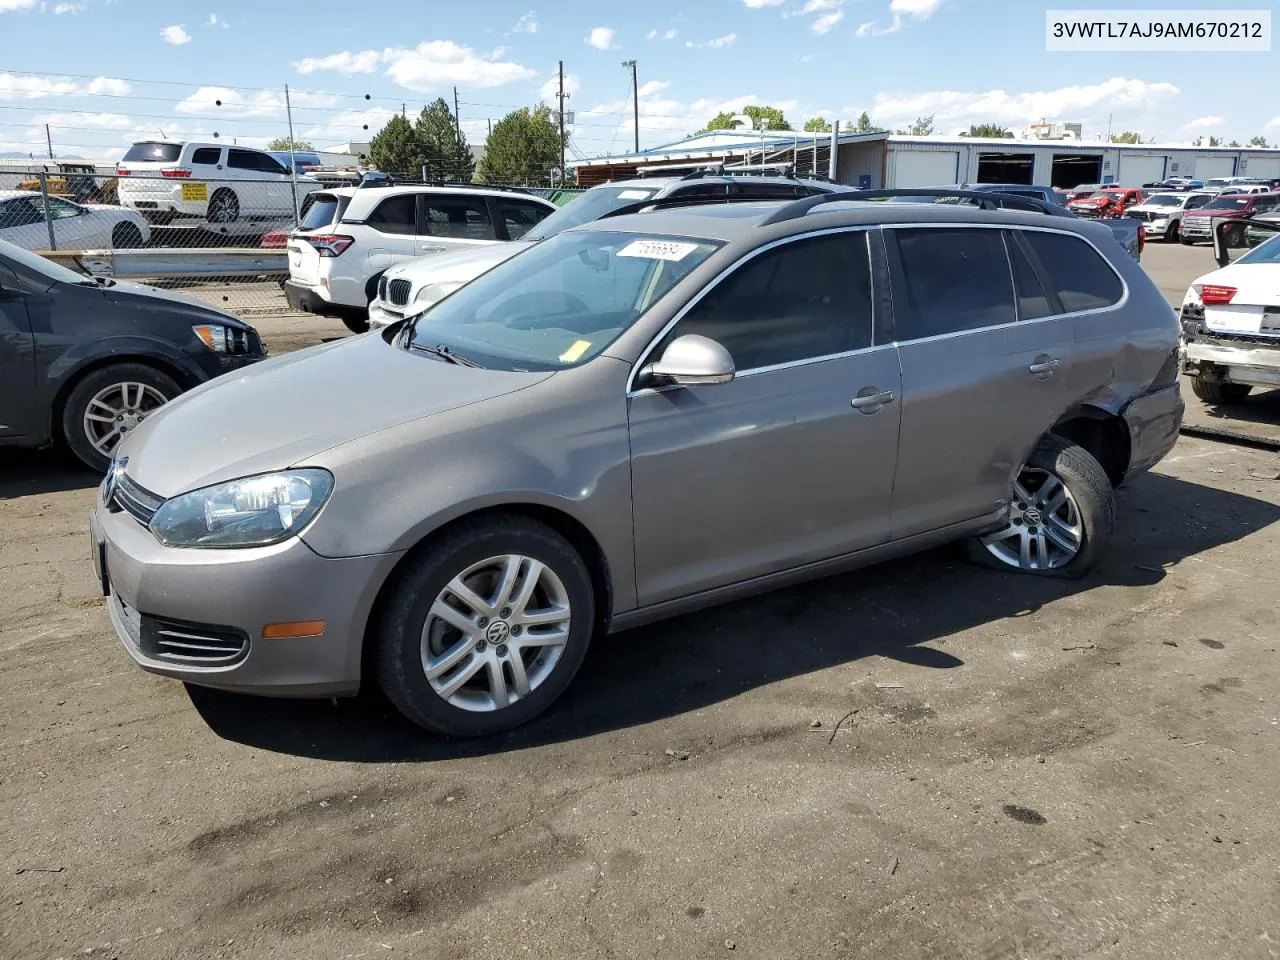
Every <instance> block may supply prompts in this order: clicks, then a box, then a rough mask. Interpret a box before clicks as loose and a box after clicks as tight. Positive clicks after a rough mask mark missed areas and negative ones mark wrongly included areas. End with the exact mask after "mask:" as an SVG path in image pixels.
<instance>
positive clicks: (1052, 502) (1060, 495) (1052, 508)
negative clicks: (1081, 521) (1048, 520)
mask: <svg viewBox="0 0 1280 960" xmlns="http://www.w3.org/2000/svg"><path fill="white" fill-rule="evenodd" d="M1067 502H1068V497H1067V488H1066V487H1063V486H1059V487H1058V490H1057V492H1056V493H1054V494H1053V496H1052V497H1051V498H1050V499H1048V500H1047V501H1045V504H1044V512H1045V513H1046V514H1050V515H1052V514H1055V513H1057V512H1058V511H1059V510H1061V509H1062V507H1063V505H1064V504H1066V503H1067Z"/></svg>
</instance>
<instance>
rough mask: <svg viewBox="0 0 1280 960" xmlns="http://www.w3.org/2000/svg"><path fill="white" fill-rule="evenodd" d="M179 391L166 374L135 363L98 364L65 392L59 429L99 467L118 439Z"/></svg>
mask: <svg viewBox="0 0 1280 960" xmlns="http://www.w3.org/2000/svg"><path fill="white" fill-rule="evenodd" d="M181 392H182V388H181V387H179V386H178V384H177V382H176V381H175V380H174V379H173V378H172V377H170V376H168V375H167V374H164V373H161V372H160V371H159V370H156V369H154V368H153V367H148V366H146V365H144V364H141V363H118V364H115V365H113V366H110V367H103V368H102V369H100V370H95V371H93V372H92V373H90V374H89V375H88V376H87V377H85V378H84V379H83V380H81V381H80V382H79V383H77V384H76V385H75V387H73V388H72V390H71V393H70V394H69V395H68V396H67V402H66V403H65V404H64V405H63V408H62V435H63V437H64V438H65V439H66V441H67V446H68V447H70V448H71V452H72V453H74V454H75V455H76V456H77V457H79V458H80V460H81V461H83V462H84V464H85V465H86V466H88V467H91V468H93V469H94V470H99V471H104V472H105V471H106V469H107V467H108V466H110V464H111V457H112V454H113V453H114V452H115V448H116V447H117V446H118V445H119V443H120V441H121V440H123V439H124V438H125V437H126V436H127V435H128V434H129V432H130V431H132V430H133V429H135V428H136V427H137V426H138V424H139V423H141V422H142V421H143V420H145V419H146V418H147V417H149V416H150V415H151V414H153V413H155V411H156V410H158V409H160V407H162V406H164V405H165V404H166V403H168V402H169V401H170V400H172V399H173V398H174V397H176V396H177V395H178V394H180V393H181Z"/></svg>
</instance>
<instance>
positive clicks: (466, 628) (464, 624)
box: [427, 600, 476, 634]
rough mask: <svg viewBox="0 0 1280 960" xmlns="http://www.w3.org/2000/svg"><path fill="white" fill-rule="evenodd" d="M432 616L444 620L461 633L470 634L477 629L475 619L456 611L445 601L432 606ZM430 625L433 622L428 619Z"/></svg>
mask: <svg viewBox="0 0 1280 960" xmlns="http://www.w3.org/2000/svg"><path fill="white" fill-rule="evenodd" d="M431 616H433V617H437V618H439V619H441V620H443V621H444V622H445V623H447V624H449V626H451V627H453V628H454V629H455V630H457V631H459V632H460V633H464V634H469V633H471V632H472V631H473V630H475V628H476V624H475V620H474V618H472V617H468V616H467V615H466V614H465V613H463V612H462V611H461V610H456V609H454V608H453V607H451V606H449V604H447V603H445V602H444V601H443V600H437V601H436V602H435V603H433V604H432V605H431ZM430 624H431V621H430V619H428V620H427V625H428V626H430Z"/></svg>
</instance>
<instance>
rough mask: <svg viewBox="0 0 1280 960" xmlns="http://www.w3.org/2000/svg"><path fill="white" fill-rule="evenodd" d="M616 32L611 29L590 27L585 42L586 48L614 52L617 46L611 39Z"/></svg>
mask: <svg viewBox="0 0 1280 960" xmlns="http://www.w3.org/2000/svg"><path fill="white" fill-rule="evenodd" d="M617 32H618V31H617V30H615V29H613V27H592V28H591V32H590V33H589V34H587V36H586V38H585V40H586V43H587V45H588V46H591V47H595V48H596V49H597V50H616V49H617V45H616V44H615V43H614V42H613V38H614V35H615V34H616V33H617Z"/></svg>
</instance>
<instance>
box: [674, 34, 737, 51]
mask: <svg viewBox="0 0 1280 960" xmlns="http://www.w3.org/2000/svg"><path fill="white" fill-rule="evenodd" d="M737 39H738V35H737V34H736V33H726V34H725V35H724V36H723V37H715V38H714V39H712V40H708V41H707V42H706V43H694V42H693V41H692V40H686V41H685V42H684V45H685V46H686V47H689V48H690V49H695V50H696V49H700V48H703V47H710V48H711V49H713V50H719V49H721V48H722V47H731V46H733V44H734V41H736V40H737Z"/></svg>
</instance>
